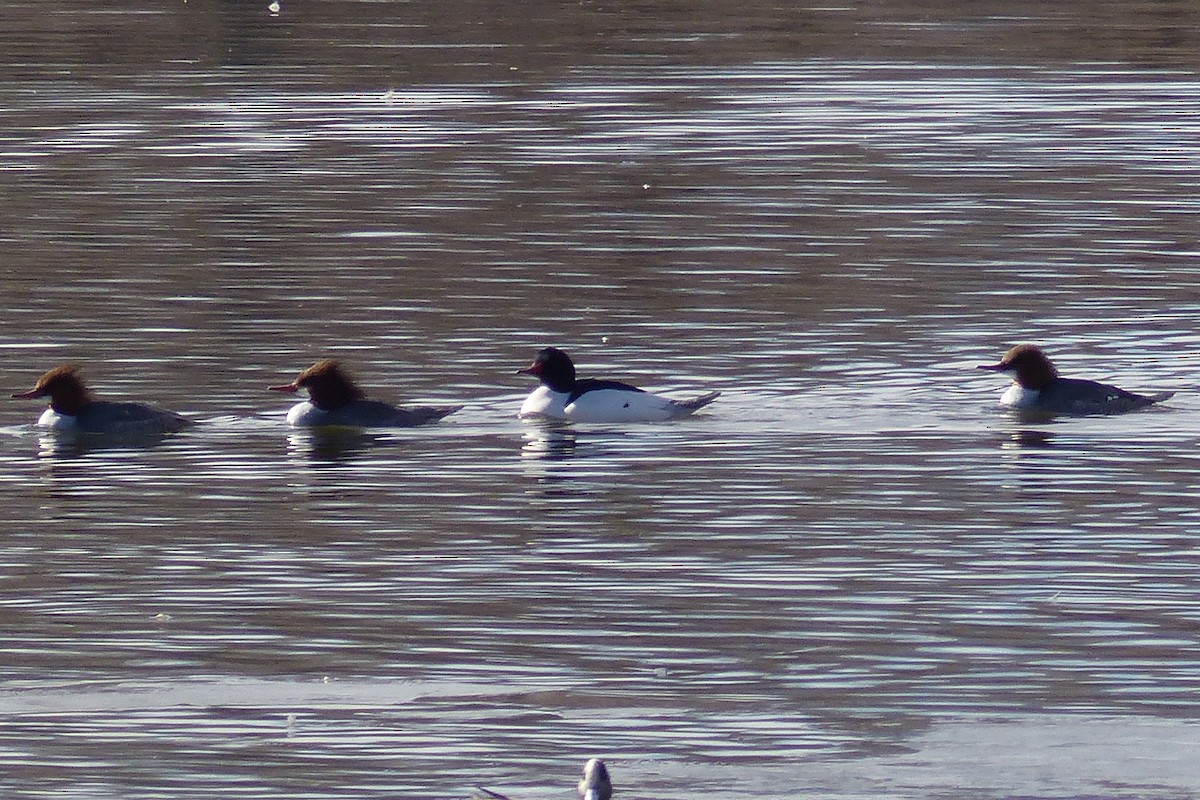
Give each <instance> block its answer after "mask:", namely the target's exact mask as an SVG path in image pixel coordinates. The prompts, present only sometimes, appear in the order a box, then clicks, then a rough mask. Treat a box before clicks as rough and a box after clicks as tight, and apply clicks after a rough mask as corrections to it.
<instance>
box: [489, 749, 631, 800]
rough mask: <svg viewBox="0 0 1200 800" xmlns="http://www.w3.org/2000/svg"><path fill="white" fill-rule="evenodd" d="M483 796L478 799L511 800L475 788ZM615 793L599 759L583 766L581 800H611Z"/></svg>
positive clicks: (580, 788)
mask: <svg viewBox="0 0 1200 800" xmlns="http://www.w3.org/2000/svg"><path fill="white" fill-rule="evenodd" d="M475 788H476V789H478V790H479V792H482V794H475V795H474V796H475V797H476V798H492V799H493V800H509V797H508V796H507V795H503V794H500V793H499V792H493V791H492V790H491V789H485V788H483V787H482V786H477V787H475ZM612 793H613V787H612V781H611V780H609V777H608V767H606V766H604V762H603V761H601V760H600V759H598V758H592V759H588V762H587V763H586V764H584V765H583V780H581V781H579V797H580V800H611V798H612Z"/></svg>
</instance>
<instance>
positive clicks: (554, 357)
mask: <svg viewBox="0 0 1200 800" xmlns="http://www.w3.org/2000/svg"><path fill="white" fill-rule="evenodd" d="M517 373H518V374H520V375H533V376H535V377H537V379H538V380H540V381H541V382H542V385H541V386H539V387H538V388H536V389H534V390H533V393H532V394H530V395H529V397H527V398H525V403H524V404H523V405H522V406H521V413H520V416H522V417H541V418H544V419H565V420H572V421H574V422H663V421H665V420H669V419H681V418H683V417H686V416H689V415H691V414H692V413H693V412H695V411H696V410H697V409H700V408H703V407H704V406H706V405H708V404H709V403H711V402H712V401H713V400H716V399H717V396H718V395H720V394H721V393H720V392H709V393H708V394H704V395H700V396H699V397H694V398H692V399H691V400H671V399H669V398H666V397H660V396H658V395H655V394H650V393H649V392H646V391H643V390H641V389H638V388H637V387H635V386H630V385H629V384H628V383H622V382H621V381H608V380H596V379H594V378H583V379H576V377H575V365H574V364H573V363H571V359H570V357H569V356H568V355H567V354H566V353H564V352H563V351H562V350H559V349H558V348H557V347H547V348H545V349H544V350H539V351H538V354H537V358H535V359H534V361H533V364H531V365H530V366H528V367H526V368H525V369H521V370H517Z"/></svg>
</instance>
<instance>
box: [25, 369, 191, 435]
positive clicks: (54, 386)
mask: <svg viewBox="0 0 1200 800" xmlns="http://www.w3.org/2000/svg"><path fill="white" fill-rule="evenodd" d="M13 397H15V398H17V399H20V400H28V399H32V398H35V397H49V398H50V407H49V408H47V409H46V410H45V411H43V412H42V416H41V418H39V419H38V425H39V426H40V427H43V428H51V429H53V430H56V431H61V432H70V433H82V434H107V435H110V436H156V435H160V434H165V433H174V432H175V431H178V430H181V429H183V428H186V427H187V426H188V425H191V424H192V421H191V420H189V419H187V418H186V417H181V416H180V415H179V414H176V413H174V412H172V411H164V410H162V409H159V408H153V407H151V406H147V405H142V404H141V403H110V402H108V401H105V400H93V399H92V396H91V394H90V393H89V392H88V389H87V386H85V385H84V383H83V379H82V378H80V377H79V368H78V367H76V366H73V365H69V364H64V365H62V366H58V367H55V368H54V369H52V370H50V371H49V372H47V373H45V374H44V375H42V377H40V378H38V380H37V383H36V384H35V385H34V387H33V388H32V389H30V390H29V391H28V392H19V393H17V394H14V395H13Z"/></svg>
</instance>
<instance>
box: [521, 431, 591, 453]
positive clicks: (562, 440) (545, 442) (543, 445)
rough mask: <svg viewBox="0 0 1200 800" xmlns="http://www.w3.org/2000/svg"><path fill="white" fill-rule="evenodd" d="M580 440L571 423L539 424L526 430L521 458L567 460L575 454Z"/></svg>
mask: <svg viewBox="0 0 1200 800" xmlns="http://www.w3.org/2000/svg"><path fill="white" fill-rule="evenodd" d="M577 446H578V441H577V439H576V436H575V431H574V430H573V429H572V428H571V426H570V425H565V424H561V423H559V424H550V423H547V424H545V425H539V426H537V427H536V428H530V429H528V430H526V431H525V444H523V445H521V458H528V459H533V460H536V461H566V460H567V459H569V458H573V457H574V456H575V452H576V448H577Z"/></svg>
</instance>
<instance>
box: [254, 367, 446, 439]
mask: <svg viewBox="0 0 1200 800" xmlns="http://www.w3.org/2000/svg"><path fill="white" fill-rule="evenodd" d="M270 389H271V391H273V392H298V391H300V390H301V389H307V390H308V400H306V401H305V402H303V403H297V404H296V405H294V406H292V409H291V410H290V411H288V415H287V421H288V424H290V425H292V426H293V427H307V428H312V427H319V426H323V425H337V426H342V427H350V428H411V427H414V426H416V425H425V424H426V423H429V422H436V421H438V420H439V419H441V418H442V417H444V416H446V415H448V414H453V413H454V412H455V411H458V410H459V409H460V408H462V406H409V407H407V408H401V407H397V406H393V405H389V404H387V403H381V402H379V401H377V400H368V399H366V395H365V394H363V391H362V389H359V388H358V387H357V386H356V385H355V384H354V381H353V380H351V379H350V376H349V375H347V374H346V373H345V372H344V371H343V370H342V367H341V365H340V364H338V362H336V361H334V360H333V359H331V358H327V359H325V360H323V361H318V362H317V363H315V364H313V365H312V366H311V367H309V368H308V369H306V370H304V371H303V372H301V373H300V374H299V375H298V376H296V380H294V381H292V382H291V383H287V384H284V385H283V386H271V387H270Z"/></svg>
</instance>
